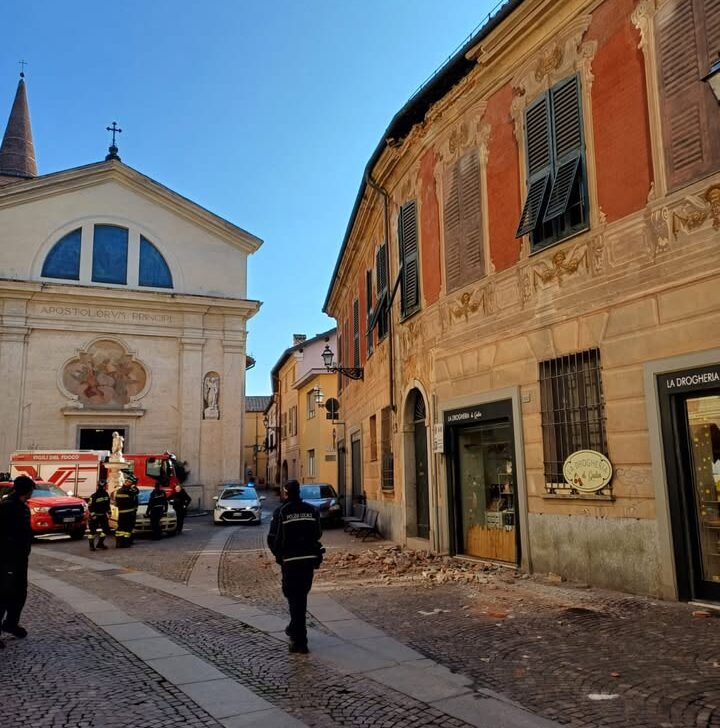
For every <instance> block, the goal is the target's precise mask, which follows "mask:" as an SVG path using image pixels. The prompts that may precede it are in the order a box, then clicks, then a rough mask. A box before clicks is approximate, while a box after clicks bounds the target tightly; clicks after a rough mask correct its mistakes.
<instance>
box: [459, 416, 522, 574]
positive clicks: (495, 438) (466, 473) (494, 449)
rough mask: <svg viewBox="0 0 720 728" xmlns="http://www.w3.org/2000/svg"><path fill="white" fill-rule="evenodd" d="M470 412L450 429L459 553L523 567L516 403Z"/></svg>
mask: <svg viewBox="0 0 720 728" xmlns="http://www.w3.org/2000/svg"><path fill="white" fill-rule="evenodd" d="M469 413H470V415H471V416H470V418H468V420H466V421H463V420H462V419H458V420H456V421H457V422H458V423H462V424H458V425H457V426H451V427H450V428H449V429H450V441H451V457H452V466H451V467H452V471H453V472H452V474H451V479H452V483H453V488H452V490H453V498H452V509H453V514H452V516H453V519H452V520H453V526H454V528H453V530H454V542H455V549H454V551H455V553H457V554H465V555H467V556H476V557H478V558H484V559H491V560H495V561H506V562H510V563H518V551H519V549H518V543H517V528H516V524H517V513H516V511H517V490H516V480H515V449H514V443H513V423H512V410H511V404H510V402H494V403H492V404H490V405H485V406H482V407H479V408H476V409H475V410H472V411H469ZM460 414H462V413H460ZM460 414H457V415H455V416H456V417H460ZM498 415H499V416H498ZM486 416H487V418H488V419H485V417H486ZM451 417H452V415H451ZM446 421H447V418H446Z"/></svg>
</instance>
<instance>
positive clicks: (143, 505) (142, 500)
mask: <svg viewBox="0 0 720 728" xmlns="http://www.w3.org/2000/svg"><path fill="white" fill-rule="evenodd" d="M152 492H153V489H152V488H148V487H141V488H138V509H137V519H136V520H135V528H134V529H133V533H135V534H138V535H144V534H150V533H151V532H152V529H151V528H150V519H149V518H148V517H147V516H146V515H145V512H146V511H147V505H148V501H149V500H150V493H152ZM108 520H109V523H110V528H112V529H113V530H115V529H116V528H117V522H118V508H117V504H116V503H115V492H114V491H113V492H112V493H111V494H110V518H109V519H108ZM160 526H161V527H162V532H163V533H164V534H165V535H166V536H174V535H175V534H176V533H177V516H176V515H175V510H174V508H173V507H172V506H171V505H168V509H167V513H166V514H165V515H164V516H163V517H162V518H161V519H160Z"/></svg>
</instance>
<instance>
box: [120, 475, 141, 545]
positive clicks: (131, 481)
mask: <svg viewBox="0 0 720 728" xmlns="http://www.w3.org/2000/svg"><path fill="white" fill-rule="evenodd" d="M123 474H124V476H125V482H126V483H127V484H128V486H129V487H130V492H131V493H132V494H133V497H134V498H135V510H134V511H133V513H132V523H131V524H130V528H129V529H128V530H129V531H130V545H131V546H132V543H133V541H134V540H135V521H136V520H137V504H138V500H139V496H140V491H139V490H138V487H137V482H138V479H137V476H136V475H135V474H134V473H131V472H130V471H129V470H123Z"/></svg>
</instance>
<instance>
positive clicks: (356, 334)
mask: <svg viewBox="0 0 720 728" xmlns="http://www.w3.org/2000/svg"><path fill="white" fill-rule="evenodd" d="M353 366H354V367H356V368H357V367H359V366H360V301H358V299H357V298H356V299H355V300H354V301H353Z"/></svg>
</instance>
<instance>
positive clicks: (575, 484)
mask: <svg viewBox="0 0 720 728" xmlns="http://www.w3.org/2000/svg"><path fill="white" fill-rule="evenodd" d="M612 473H613V470H612V465H611V463H610V461H609V460H608V459H607V458H606V457H605V456H604V455H603V454H602V453H601V452H597V451H596V450H576V451H575V452H574V453H572V455H570V456H568V458H567V460H565V462H564V463H563V477H564V478H565V482H566V483H567V484H568V485H569V486H570V487H571V488H574V489H575V490H577V491H579V492H580V493H597V492H598V491H599V490H602V489H603V488H604V487H605V486H606V485H607V484H608V483H609V482H610V479H611V478H612Z"/></svg>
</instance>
